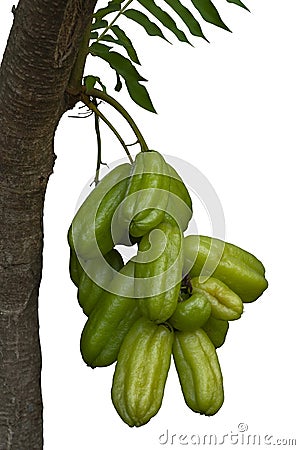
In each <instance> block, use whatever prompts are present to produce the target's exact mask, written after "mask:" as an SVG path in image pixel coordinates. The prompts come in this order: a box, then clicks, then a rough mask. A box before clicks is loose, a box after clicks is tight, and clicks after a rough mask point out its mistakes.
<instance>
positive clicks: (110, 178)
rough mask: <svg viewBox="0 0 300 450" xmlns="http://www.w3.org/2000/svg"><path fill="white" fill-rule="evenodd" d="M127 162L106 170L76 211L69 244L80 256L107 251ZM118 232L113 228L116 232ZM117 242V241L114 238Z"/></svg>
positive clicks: (122, 193) (126, 177) (125, 180)
mask: <svg viewBox="0 0 300 450" xmlns="http://www.w3.org/2000/svg"><path fill="white" fill-rule="evenodd" d="M130 168H131V166H130V164H121V165H119V166H117V167H116V168H114V169H113V170H112V171H111V172H109V173H108V174H107V175H106V176H105V177H104V178H103V179H101V180H100V182H99V184H98V185H97V187H95V189H94V190H93V191H92V192H91V193H90V195H89V196H88V197H87V198H86V200H85V201H84V202H83V204H82V205H81V207H80V208H79V210H78V211H77V213H76V215H75V217H74V219H73V221H72V224H71V227H70V229H69V233H68V241H69V245H70V247H71V248H72V249H73V250H75V251H76V253H77V254H78V255H79V256H80V257H81V258H83V259H86V260H88V259H93V258H97V257H99V252H101V253H102V254H103V255H105V254H106V253H108V252H109V251H110V250H111V249H112V248H113V247H114V244H115V243H114V242H113V239H112V232H111V221H112V217H113V214H114V213H115V210H116V209H117V207H118V206H119V204H120V203H121V201H122V200H123V198H124V196H125V192H126V189H127V185H128V181H129V174H130V170H131V169H130ZM118 234H121V230H120V232H119V233H117V232H116V230H115V235H118ZM116 243H117V242H116Z"/></svg>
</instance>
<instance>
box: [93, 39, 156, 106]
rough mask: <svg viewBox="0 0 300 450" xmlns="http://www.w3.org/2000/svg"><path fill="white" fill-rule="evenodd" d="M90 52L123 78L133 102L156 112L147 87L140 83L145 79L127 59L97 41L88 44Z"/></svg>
mask: <svg viewBox="0 0 300 450" xmlns="http://www.w3.org/2000/svg"><path fill="white" fill-rule="evenodd" d="M90 53H91V54H92V55H94V56H100V57H101V59H103V60H104V61H106V62H107V63H108V64H109V65H110V67H111V68H112V69H114V70H115V71H116V72H117V73H118V74H119V75H120V76H121V77H122V78H123V79H124V80H125V84H126V87H127V90H128V93H129V95H130V97H131V98H132V100H133V101H134V102H135V103H137V104H138V105H139V106H142V107H143V108H145V109H147V110H148V111H151V112H156V111H155V109H154V107H153V104H152V102H151V99H150V97H149V94H148V91H147V89H146V88H145V86H143V85H142V84H140V82H141V81H147V80H146V79H145V78H144V77H142V76H141V75H140V74H139V73H138V71H137V70H136V68H135V67H134V65H133V64H132V62H131V61H130V60H129V59H127V58H125V56H123V55H121V54H120V53H117V52H113V51H110V47H108V46H107V45H104V44H99V43H98V42H95V43H93V44H92V45H91V46H90Z"/></svg>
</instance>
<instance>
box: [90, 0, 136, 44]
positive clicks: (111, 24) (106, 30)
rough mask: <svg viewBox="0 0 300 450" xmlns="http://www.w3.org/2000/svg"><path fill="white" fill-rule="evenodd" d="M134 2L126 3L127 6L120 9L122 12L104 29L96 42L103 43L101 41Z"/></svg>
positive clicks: (130, 0) (131, 0) (129, 0)
mask: <svg viewBox="0 0 300 450" xmlns="http://www.w3.org/2000/svg"><path fill="white" fill-rule="evenodd" d="M132 2H133V0H128V2H126V3H125V5H124V6H123V7H122V8H121V9H120V11H119V12H118V14H117V15H116V17H114V18H113V20H112V21H111V22H110V23H109V24H108V25H107V26H106V27H105V28H104V30H103V31H102V33H101V34H100V36H99V37H98V39H97V41H96V42H99V41H101V39H102V38H103V36H104V35H105V34H106V33H107V32H108V31H109V30H110V29H111V27H112V26H113V24H114V23H115V22H116V21H117V20H118V18H119V17H120V16H121V15H122V14H123V12H124V11H125V9H126V8H127V6H129V5H130V3H132Z"/></svg>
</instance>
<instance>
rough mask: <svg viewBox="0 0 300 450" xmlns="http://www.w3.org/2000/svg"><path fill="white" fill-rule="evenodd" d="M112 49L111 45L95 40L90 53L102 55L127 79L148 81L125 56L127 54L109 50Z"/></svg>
mask: <svg viewBox="0 0 300 450" xmlns="http://www.w3.org/2000/svg"><path fill="white" fill-rule="evenodd" d="M110 49H111V47H108V46H107V45H104V44H99V43H98V42H95V43H93V44H92V45H91V46H90V53H91V54H92V55H93V56H100V57H101V58H102V59H104V60H105V61H107V62H108V63H109V64H110V66H111V67H112V68H113V69H115V70H116V71H117V72H118V73H119V74H120V75H121V76H122V77H123V78H125V79H132V80H138V81H147V80H146V79H145V78H144V77H142V76H141V75H140V74H139V73H138V71H137V70H136V68H135V67H134V65H133V64H132V62H131V61H130V60H129V59H127V58H125V56H123V55H121V54H120V53H117V52H111V51H109V50H110Z"/></svg>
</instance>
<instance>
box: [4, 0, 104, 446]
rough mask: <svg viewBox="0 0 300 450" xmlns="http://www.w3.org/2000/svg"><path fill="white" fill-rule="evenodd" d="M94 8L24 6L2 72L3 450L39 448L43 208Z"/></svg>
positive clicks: (79, 1) (24, 1) (75, 2)
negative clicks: (76, 64)
mask: <svg viewBox="0 0 300 450" xmlns="http://www.w3.org/2000/svg"><path fill="white" fill-rule="evenodd" d="M95 3H96V0H20V1H19V5H18V7H17V9H16V12H15V18H14V24H13V27H12V30H11V33H10V37H9V40H8V44H7V48H6V51H5V55H4V58H3V62H2V66H1V70H0V285H1V288H0V449H1V450H4V449H5V450H12V449H13V450H35V449H41V448H43V433H42V399H41V389H40V370H41V352H40V343H39V332H38V329H39V325H38V290H39V284H40V279H41V270H42V240H43V226H42V222H43V204H44V195H45V189H46V185H47V181H48V178H49V175H50V174H51V172H52V170H53V163H54V152H53V137H54V133H55V129H56V127H57V124H58V122H59V119H60V118H61V116H62V114H63V113H64V112H65V111H66V109H68V102H69V101H70V98H68V97H67V96H66V94H65V89H66V86H67V83H68V79H69V76H70V71H71V68H72V66H73V63H74V59H75V57H76V54H77V51H78V47H79V42H80V39H81V36H82V34H83V31H84V29H85V28H86V26H87V24H88V22H89V20H90V18H91V14H92V12H93V9H94V7H95Z"/></svg>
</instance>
